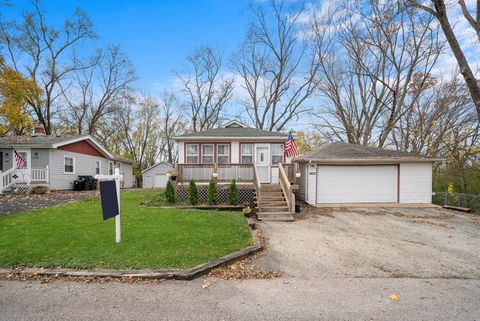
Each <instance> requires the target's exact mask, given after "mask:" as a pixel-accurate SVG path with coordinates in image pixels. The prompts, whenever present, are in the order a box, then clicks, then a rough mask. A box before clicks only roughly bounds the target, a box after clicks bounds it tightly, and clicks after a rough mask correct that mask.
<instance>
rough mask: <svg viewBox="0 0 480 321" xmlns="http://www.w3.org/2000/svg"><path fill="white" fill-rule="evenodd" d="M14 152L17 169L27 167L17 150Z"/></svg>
mask: <svg viewBox="0 0 480 321" xmlns="http://www.w3.org/2000/svg"><path fill="white" fill-rule="evenodd" d="M13 152H14V154H15V162H16V163H17V168H22V167H23V166H25V164H26V162H25V160H24V159H23V157H22V156H21V155H20V154H19V153H18V152H17V151H16V150H15V149H14V150H13Z"/></svg>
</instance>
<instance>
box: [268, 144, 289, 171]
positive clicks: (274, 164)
mask: <svg viewBox="0 0 480 321" xmlns="http://www.w3.org/2000/svg"><path fill="white" fill-rule="evenodd" d="M273 145H280V146H282V153H281V154H274V153H273V148H271V153H270V162H271V163H272V166H278V163H273V156H282V161H281V163H282V164H283V163H284V162H285V144H272V147H273Z"/></svg>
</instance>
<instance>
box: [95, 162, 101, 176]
mask: <svg viewBox="0 0 480 321" xmlns="http://www.w3.org/2000/svg"><path fill="white" fill-rule="evenodd" d="M97 163H98V172H99V173H98V174H102V161H99V160H97V161H95V173H97Z"/></svg>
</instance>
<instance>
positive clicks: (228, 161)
mask: <svg viewBox="0 0 480 321" xmlns="http://www.w3.org/2000/svg"><path fill="white" fill-rule="evenodd" d="M222 145H223V146H227V154H221V155H220V153H219V152H218V146H222ZM230 147H231V146H230V144H217V159H216V161H217V164H229V163H230V162H231V161H232V160H231V159H230ZM218 156H227V162H226V163H220V162H219V161H218Z"/></svg>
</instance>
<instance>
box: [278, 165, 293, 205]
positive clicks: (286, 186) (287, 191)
mask: <svg viewBox="0 0 480 321" xmlns="http://www.w3.org/2000/svg"><path fill="white" fill-rule="evenodd" d="M292 168H293V167H292ZM278 183H279V184H280V187H281V188H282V191H283V195H284V196H285V200H286V201H287V206H288V209H289V212H290V213H294V212H295V195H294V194H293V191H292V186H291V185H290V180H289V179H288V177H287V174H286V173H285V169H284V168H283V165H282V164H278Z"/></svg>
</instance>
